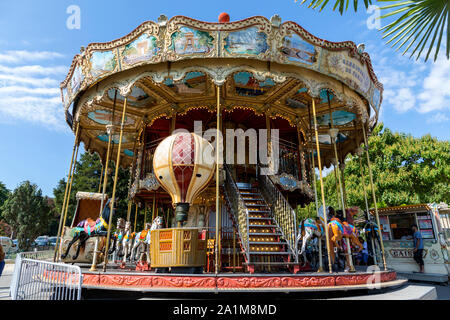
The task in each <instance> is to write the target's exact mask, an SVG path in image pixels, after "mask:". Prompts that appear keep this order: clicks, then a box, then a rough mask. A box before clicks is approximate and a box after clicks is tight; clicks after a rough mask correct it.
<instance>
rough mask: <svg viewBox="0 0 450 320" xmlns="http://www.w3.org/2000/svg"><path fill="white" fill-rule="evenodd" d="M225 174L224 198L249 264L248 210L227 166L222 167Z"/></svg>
mask: <svg viewBox="0 0 450 320" xmlns="http://www.w3.org/2000/svg"><path fill="white" fill-rule="evenodd" d="M224 168H225V172H226V179H225V188H224V190H225V198H226V199H227V201H228V204H229V207H230V208H231V212H232V215H233V218H234V219H233V220H234V222H235V223H236V225H237V229H238V233H239V237H240V239H241V244H242V246H243V247H244V249H245V256H246V258H247V262H250V254H249V249H250V248H249V227H248V226H249V223H248V209H247V207H246V206H245V202H244V199H243V198H242V196H241V194H240V192H239V189H238V187H237V185H236V182H235V181H234V179H233V176H232V175H231V172H230V169H229V168H228V166H227V165H224Z"/></svg>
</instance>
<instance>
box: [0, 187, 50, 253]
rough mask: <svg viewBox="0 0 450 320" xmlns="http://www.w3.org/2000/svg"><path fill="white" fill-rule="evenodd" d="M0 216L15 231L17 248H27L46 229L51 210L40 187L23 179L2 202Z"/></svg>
mask: <svg viewBox="0 0 450 320" xmlns="http://www.w3.org/2000/svg"><path fill="white" fill-rule="evenodd" d="M2 217H3V219H4V220H5V221H6V222H7V223H8V224H9V225H10V226H11V227H12V228H13V229H14V231H15V232H17V238H18V240H19V248H20V249H22V250H28V249H29V248H30V246H31V243H32V241H34V239H35V238H36V237H37V236H39V235H40V234H41V233H43V232H45V231H46V230H47V228H48V223H49V220H50V217H51V210H50V207H49V205H48V199H47V198H46V197H43V196H42V191H41V189H39V188H38V186H37V185H35V184H31V183H30V182H29V181H25V182H22V183H21V184H20V185H19V186H18V187H17V188H16V189H15V190H14V191H13V192H12V193H11V194H10V195H9V197H8V199H7V200H6V201H5V202H4V203H3V206H2ZM28 240H29V241H28Z"/></svg>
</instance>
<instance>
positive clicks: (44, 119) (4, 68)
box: [0, 51, 68, 130]
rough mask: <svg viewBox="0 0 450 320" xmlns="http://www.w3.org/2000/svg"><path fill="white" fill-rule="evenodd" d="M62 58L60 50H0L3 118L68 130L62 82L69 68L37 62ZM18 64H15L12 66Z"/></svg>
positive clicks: (1, 110) (0, 88)
mask: <svg viewBox="0 0 450 320" xmlns="http://www.w3.org/2000/svg"><path fill="white" fill-rule="evenodd" d="M60 57H62V55H61V54H59V53H57V52H46V51H42V52H33V51H7V52H6V53H3V52H0V120H1V122H2V123H14V122H15V123H17V122H24V121H25V122H30V123H37V124H41V125H43V126H44V127H46V128H48V129H53V130H64V129H65V127H66V125H65V121H64V112H63V108H62V102H61V93H60V89H59V84H60V82H61V79H62V78H63V75H64V73H66V72H67V70H68V68H67V67H65V66H49V65H41V64H36V61H41V60H49V61H48V62H47V64H48V63H52V62H53V60H54V59H57V58H60ZM12 64H14V66H11V65H12Z"/></svg>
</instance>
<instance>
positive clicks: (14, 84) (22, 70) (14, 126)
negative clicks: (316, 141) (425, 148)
mask: <svg viewBox="0 0 450 320" xmlns="http://www.w3.org/2000/svg"><path fill="white" fill-rule="evenodd" d="M331 2H333V1H331ZM70 5H78V6H79V7H80V9H81V28H80V30H69V29H68V28H67V27H66V20H67V19H68V17H69V14H67V13H66V10H67V8H68V7H69V6H70ZM221 12H227V13H229V14H230V16H231V19H232V20H240V19H243V18H247V17H250V16H254V15H263V16H266V17H267V18H270V17H271V16H272V15H274V14H278V15H280V16H281V18H282V19H283V21H286V20H293V21H296V22H297V23H299V24H300V25H301V26H303V27H304V28H305V29H306V30H308V31H309V32H311V33H312V34H314V35H315V36H317V37H320V38H323V39H327V40H330V41H345V40H351V41H354V42H355V43H356V44H358V43H365V44H366V51H367V52H368V53H369V54H370V56H371V59H372V62H373V65H374V70H375V73H376V74H377V75H378V78H379V79H380V81H381V82H382V83H383V84H384V87H385V94H384V101H383V104H382V113H381V118H380V119H379V120H380V121H383V122H384V123H385V125H386V126H388V127H390V128H391V129H393V130H394V131H401V132H406V133H411V134H412V135H414V136H416V137H419V136H422V135H424V134H427V133H430V134H431V135H432V136H435V137H437V138H439V139H441V140H448V139H449V138H450V131H449V130H448V126H449V125H450V63H449V62H448V61H447V60H445V59H444V58H443V54H441V55H440V56H441V58H440V59H439V60H438V61H437V62H436V63H433V62H431V61H430V62H427V63H424V62H423V61H415V60H410V59H408V58H407V56H404V57H403V56H401V55H400V54H399V53H397V52H395V51H394V50H393V49H391V48H390V47H389V46H386V45H385V44H384V42H385V41H384V40H383V39H382V37H381V33H380V32H379V31H377V30H376V29H369V28H368V27H367V23H366V21H367V19H368V18H369V17H370V16H371V14H369V13H367V12H366V11H365V10H361V9H360V10H359V12H358V13H357V14H355V13H354V12H353V11H349V12H348V13H347V14H345V15H344V16H340V15H339V14H338V13H335V12H332V11H331V9H328V10H324V12H321V13H319V12H318V11H314V10H312V9H308V8H307V7H306V6H305V5H303V6H300V5H299V4H298V3H295V1H294V0H278V1H267V0H258V1H256V0H245V1H242V0H229V1H220V2H219V1H211V0H209V1H203V0H191V1H178V0H172V1H152V0H145V1H144V0H142V1H131V0H129V1H114V0H109V1H100V0H98V1H89V0H85V1H77V0H71V1H63V0H58V1H44V0H42V1H35V0H28V1H25V0H15V1H1V2H0V136H1V137H2V140H1V142H0V155H1V158H0V159H1V160H0V181H2V182H3V183H5V184H6V186H7V187H8V188H9V189H14V188H15V187H17V185H18V184H19V183H20V182H22V181H24V180H30V181H32V182H33V183H36V184H37V185H38V186H39V187H40V188H42V190H43V193H44V194H45V195H48V196H52V195H53V188H54V187H55V186H56V184H57V182H58V180H59V179H61V178H62V177H64V176H65V175H66V174H67V170H68V166H69V160H70V156H71V152H72V146H73V139H74V136H73V134H72V132H71V131H70V130H69V129H68V127H67V125H66V124H65V121H64V115H63V108H62V104H61V99H60V93H59V83H60V82H61V81H62V80H63V79H64V77H65V75H66V73H67V71H68V68H69V66H70V63H71V61H72V58H73V56H74V55H75V54H76V53H78V52H79V50H80V47H81V46H86V45H87V44H89V43H91V42H107V41H110V40H114V39H117V38H119V37H122V36H123V35H125V34H127V33H129V32H130V31H132V30H133V29H134V28H135V27H137V26H138V25H139V24H141V23H142V22H143V21H146V20H153V21H156V20H157V18H158V16H159V15H160V14H165V15H167V16H168V17H169V18H170V17H172V16H174V15H185V16H189V17H192V18H196V19H199V20H204V21H211V22H216V21H217V16H218V15H219V13H221ZM384 23H385V22H382V25H383V24H384ZM441 51H443V50H441Z"/></svg>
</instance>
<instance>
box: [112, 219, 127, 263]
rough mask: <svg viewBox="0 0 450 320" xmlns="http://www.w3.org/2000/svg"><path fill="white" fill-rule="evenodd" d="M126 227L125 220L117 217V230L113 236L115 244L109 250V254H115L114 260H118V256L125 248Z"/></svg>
mask: <svg viewBox="0 0 450 320" xmlns="http://www.w3.org/2000/svg"><path fill="white" fill-rule="evenodd" d="M124 229H125V220H124V219H122V218H119V219H117V228H116V232H114V234H113V236H112V241H113V245H112V247H111V250H110V251H109V252H108V254H113V261H117V260H118V259H117V258H118V257H119V256H120V253H121V252H122V250H123V247H122V240H123V236H124Z"/></svg>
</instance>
